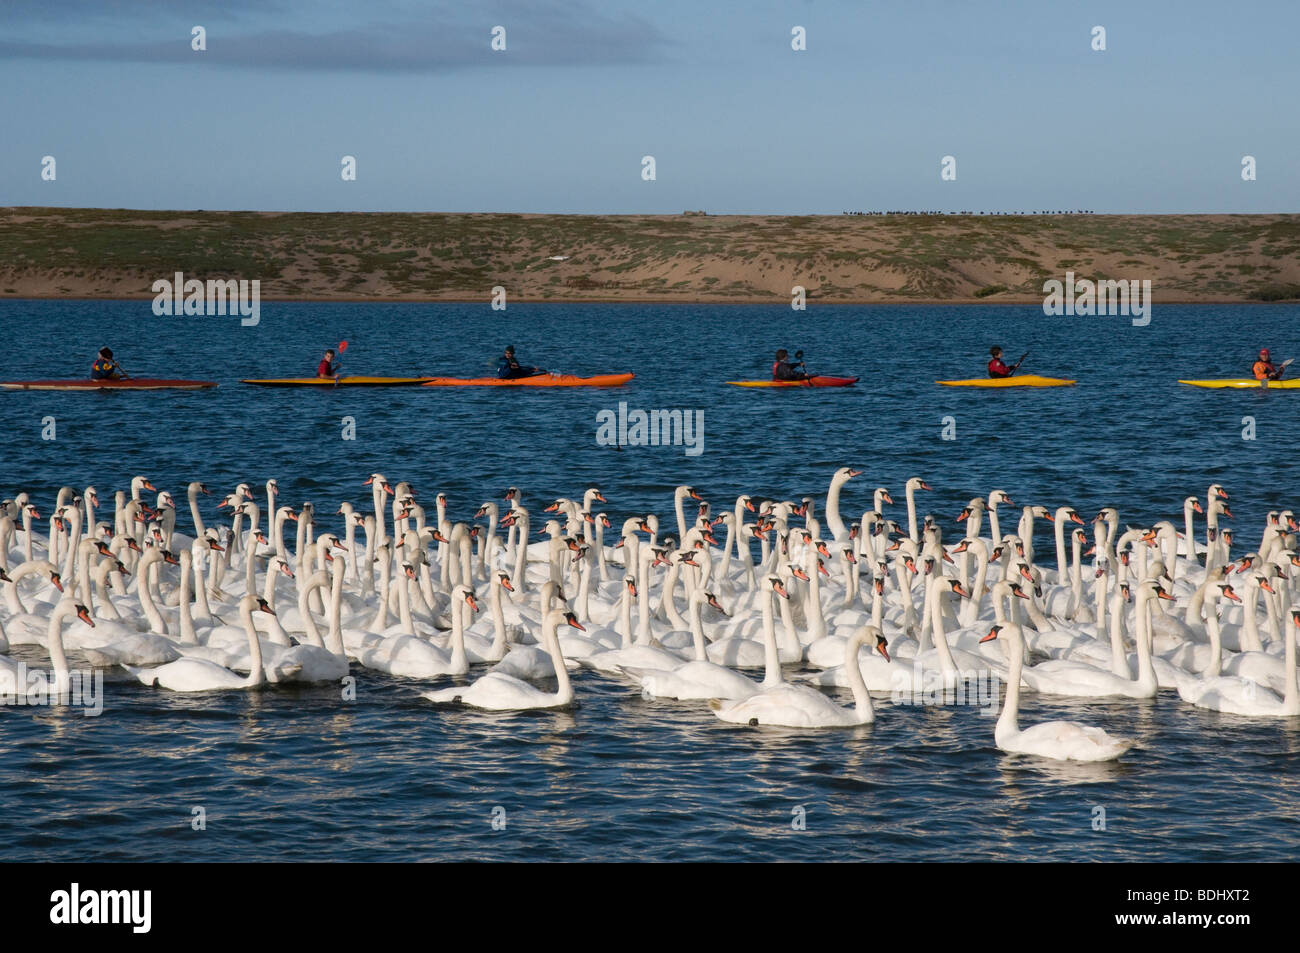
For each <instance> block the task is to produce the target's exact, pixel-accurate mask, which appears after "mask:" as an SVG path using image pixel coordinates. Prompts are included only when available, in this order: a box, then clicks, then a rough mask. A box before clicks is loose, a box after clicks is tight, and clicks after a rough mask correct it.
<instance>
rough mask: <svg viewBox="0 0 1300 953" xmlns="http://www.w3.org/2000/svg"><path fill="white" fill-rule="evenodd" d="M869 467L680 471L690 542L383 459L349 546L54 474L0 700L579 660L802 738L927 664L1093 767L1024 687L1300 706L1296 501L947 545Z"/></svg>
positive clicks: (6, 639)
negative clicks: (1250, 523)
mask: <svg viewBox="0 0 1300 953" xmlns="http://www.w3.org/2000/svg"><path fill="white" fill-rule="evenodd" d="M860 475H861V471H859V470H856V469H853V468H850V467H841V468H840V469H838V470H837V471H835V473H834V475H833V477H832V479H831V481H830V487H829V491H828V493H827V495H826V498H825V504H824V506H823V507H821V508H820V513H819V505H818V504H819V501H816V500H814V499H811V498H808V497H805V498H803V499H802V500H799V501H797V502H796V501H791V500H759V499H757V498H752V497H750V496H748V495H742V496H740V497H739V498H738V499H737V500H736V501H735V504H734V508H733V509H729V510H725V511H721V512H719V511H715V510H714V508H712V507H711V506H710V505H709V504H708V503H707V502H705V501H703V500H702V499H701V498H700V497H699V495H698V494H697V493H696V491H695V490H694V489H693V488H692V487H689V486H679V487H677V488H676V491H675V493H674V508H675V516H676V524H677V525H676V527H675V529H676V532H675V533H661V529H660V524H659V519H658V517H657V516H656V515H654V514H647V515H637V516H633V517H630V518H628V519H626V520H624V521H623V522H622V524H621V526H619V528H618V529H617V530H615V528H614V524H613V523H612V522H611V520H610V518H609V516H608V515H607V514H606V513H605V512H603V511H602V509H601V506H602V504H605V503H606V500H605V498H604V496H603V495H602V494H601V492H600V491H599V490H598V489H596V488H591V489H588V490H587V491H586V492H585V493H584V494H583V495H582V497H581V498H573V499H568V498H562V499H558V500H554V501H549V500H547V501H541V502H536V501H535V502H533V506H532V507H529V506H527V505H525V496H524V494H523V493H522V492H521V491H520V490H519V489H518V488H514V487H512V488H510V489H509V490H508V491H506V493H505V494H504V497H503V498H502V499H501V500H500V501H499V502H498V501H493V502H487V503H484V504H483V505H482V506H481V507H480V508H479V509H478V511H477V512H476V513H475V514H474V519H473V520H472V521H470V522H457V521H453V520H452V519H451V518H450V517H449V516H448V501H447V499H446V497H445V495H443V494H438V495H437V496H435V497H434V498H433V500H432V502H433V504H434V507H433V509H432V510H431V511H430V510H426V509H425V506H424V505H423V504H424V502H426V501H425V500H424V499H423V498H421V497H420V496H419V495H417V493H416V492H415V490H414V489H413V488H412V486H411V484H409V483H396V484H394V483H390V481H389V480H388V479H387V478H386V477H385V476H384V475H383V474H381V473H375V474H372V475H371V476H370V478H369V479H367V480H366V481H365V484H366V485H367V486H368V487H369V489H370V493H371V500H370V501H369V504H368V505H364V506H354V505H353V504H351V503H344V504H342V506H340V507H339V508H338V510H337V513H336V514H334V515H335V516H336V517H341V526H340V527H339V529H338V532H331V531H318V528H319V524H322V523H326V522H328V521H327V520H322V518H321V516H322V515H323V514H321V515H318V514H317V513H316V512H315V510H314V508H313V506H312V505H311V504H310V503H304V504H302V505H301V506H300V507H299V508H298V509H296V510H295V509H294V508H292V507H290V506H287V505H281V504H280V503H279V501H278V495H279V488H278V486H277V484H276V481H275V480H270V481H268V482H267V484H266V486H265V488H264V493H265V496H264V497H263V495H262V494H263V490H262V488H257V490H256V491H255V490H254V488H253V487H252V486H250V485H249V484H241V485H240V486H238V487H236V488H235V490H234V491H233V492H232V493H230V494H229V495H227V496H226V497H225V498H224V499H222V500H221V501H220V509H221V510H228V513H229V522H228V523H222V524H221V525H220V526H210V525H208V524H207V523H205V521H204V519H203V516H202V514H201V512H200V507H199V501H200V499H201V498H202V497H203V496H204V495H205V494H209V491H208V489H207V488H206V487H205V486H204V485H203V484H202V483H198V482H195V483H191V484H189V487H188V503H189V510H190V516H191V519H192V521H193V527H194V531H195V535H194V536H192V537H191V536H185V535H182V534H181V533H179V532H177V505H176V501H175V499H174V498H173V497H172V495H171V494H170V493H168V492H166V491H163V492H159V491H158V490H157V489H156V488H155V487H154V486H153V485H152V484H151V483H150V481H149V480H148V479H146V478H145V477H136V478H135V479H134V480H132V482H131V487H130V490H129V491H126V490H122V491H118V492H117V493H116V499H115V505H114V510H113V513H112V518H111V520H110V519H109V518H107V517H108V514H107V512H105V513H104V514H103V517H104V518H101V516H100V514H99V512H98V511H99V509H100V507H101V500H100V496H99V493H98V492H97V490H96V489H95V488H94V487H86V488H85V489H84V490H82V491H80V492H78V491H77V490H75V489H73V488H71V487H64V488H63V489H62V490H60V492H59V493H58V497H57V500H56V501H55V503H54V507H53V509H52V510H51V511H50V512H49V514H48V521H49V522H48V531H47V532H44V533H42V532H41V530H45V529H47V527H46V526H45V525H43V524H42V523H41V522H40V521H41V520H42V516H41V514H40V512H39V509H38V507H37V506H36V505H35V504H34V503H33V502H32V500H31V499H30V497H29V496H28V494H25V493H23V494H18V495H17V496H15V497H14V498H12V499H7V500H4V501H3V502H0V588H2V589H3V604H2V605H0V696H4V697H7V698H10V699H12V698H13V697H15V696H17V695H22V694H23V693H24V692H28V691H34V689H32V688H31V687H30V683H29V682H28V681H27V680H26V679H25V678H24V675H23V672H24V670H25V666H24V665H23V664H20V663H18V662H16V661H15V660H14V658H13V655H12V654H11V647H13V646H24V645H26V646H39V647H41V648H43V649H44V650H45V651H46V652H47V653H48V656H49V660H50V666H51V669H52V677H51V684H52V685H53V686H54V687H55V688H56V689H58V690H64V689H66V686H67V684H68V680H69V673H70V668H69V656H68V653H69V651H71V652H73V653H74V654H78V655H79V656H80V657H81V658H83V659H84V660H85V663H86V664H87V665H88V666H93V667H110V666H120V667H121V668H123V669H125V670H126V671H127V672H129V673H130V674H131V675H132V676H134V677H135V678H138V679H139V680H140V681H141V682H142V683H144V684H145V685H150V686H157V688H159V689H162V690H167V691H173V692H208V691H222V690H239V689H248V688H254V687H259V686H268V685H274V684H279V683H285V682H322V683H323V682H339V681H340V680H342V679H344V678H346V677H348V676H349V673H350V672H354V671H356V672H357V673H358V674H359V670H364V669H372V670H376V671H381V672H385V673H387V674H389V675H391V676H396V677H398V678H404V679H412V680H418V681H417V682H416V685H415V688H416V689H417V690H420V693H421V695H422V696H423V697H424V698H427V699H429V701H430V702H433V703H438V704H441V705H449V706H465V707H470V708H480V709H490V710H497V711H509V710H524V709H534V708H558V707H566V706H570V705H572V704H574V702H575V693H574V685H573V682H572V681H571V679H570V672H571V671H572V670H574V669H576V668H578V667H581V668H584V669H589V670H594V671H595V672H598V673H602V674H603V675H605V676H607V677H609V678H613V679H620V680H626V681H628V682H631V683H635V684H637V685H639V687H640V689H641V692H642V694H643V695H644V696H645V697H646V698H659V699H680V700H697V701H698V702H699V703H700V708H701V712H702V713H703V712H711V713H712V715H713V716H715V717H717V718H719V719H722V720H724V721H728V722H735V723H738V724H746V725H772V726H785V727H791V728H809V729H811V728H827V727H833V726H851V725H862V724H867V723H870V722H873V721H874V720H875V718H876V707H875V705H874V704H873V701H872V693H873V692H874V693H877V695H879V694H880V693H890V694H891V695H892V696H893V697H894V698H895V699H897V696H898V693H899V692H900V690H903V691H910V690H912V687H913V686H917V685H920V684H922V683H923V682H927V683H928V682H933V681H934V680H936V679H937V680H938V682H939V684H940V685H941V687H942V689H943V692H944V693H945V694H943V695H942V698H943V700H950V699H951V698H955V697H958V696H957V695H956V694H954V691H953V690H955V688H956V687H957V686H958V685H964V684H966V683H967V682H969V681H971V680H973V679H981V678H983V679H989V678H991V677H994V676H995V677H996V678H997V679H998V680H999V681H1000V682H1001V683H1003V684H1004V685H1005V686H1006V688H1005V691H1004V693H1003V699H1002V703H1001V704H1002V707H1001V712H1000V715H999V717H998V719H997V722H996V727H995V728H994V739H995V741H996V744H997V746H998V747H999V748H1001V749H1003V750H1005V751H1009V752H1017V753H1023V754H1029V755H1037V756H1041V757H1047V758H1055V759H1070V760H1079V761H1105V760H1110V759H1113V758H1117V757H1119V756H1121V755H1122V754H1123V753H1124V752H1125V751H1126V750H1128V749H1129V748H1130V747H1131V746H1132V742H1131V741H1129V740H1126V739H1124V738H1119V737H1115V736H1113V735H1110V734H1108V733H1107V732H1105V731H1104V730H1102V729H1100V728H1097V727H1092V726H1087V725H1082V724H1077V723H1074V722H1070V721H1051V722H1045V723H1040V724H1036V725H1033V726H1031V727H1028V728H1023V729H1022V728H1021V726H1020V716H1019V703H1020V698H1021V693H1022V692H1025V691H1028V692H1035V693H1039V694H1040V695H1056V696H1078V697H1095V698H1104V697H1109V698H1137V699H1143V698H1147V699H1149V698H1154V697H1155V696H1156V695H1157V694H1158V693H1159V692H1160V691H1161V690H1172V691H1177V693H1178V695H1179V696H1180V697H1181V698H1182V699H1183V701H1185V702H1187V703H1190V704H1192V705H1196V706H1199V707H1202V708H1208V709H1214V710H1217V711H1222V712H1230V713H1233V714H1237V715H1244V716H1255V717H1270V718H1271V717H1293V716H1297V715H1300V689H1298V687H1297V679H1296V630H1297V628H1300V609H1298V608H1293V607H1292V605H1291V585H1292V574H1293V573H1294V572H1295V571H1296V567H1297V566H1300V555H1298V554H1297V549H1296V546H1297V534H1296V530H1297V524H1296V521H1295V519H1294V516H1293V514H1292V513H1291V512H1290V511H1282V512H1272V513H1269V515H1268V518H1267V521H1266V523H1265V525H1264V526H1263V527H1262V535H1261V538H1260V541H1259V545H1258V547H1257V548H1256V550H1255V551H1253V552H1249V553H1246V554H1245V555H1242V556H1240V557H1235V558H1234V557H1233V556H1232V555H1231V553H1230V547H1231V544H1232V532H1231V530H1229V529H1227V528H1226V527H1221V526H1220V525H1219V524H1220V518H1221V517H1230V516H1231V513H1230V511H1229V509H1228V504H1227V493H1226V492H1225V491H1224V489H1223V488H1222V487H1221V486H1219V485H1217V484H1216V485H1213V486H1211V487H1210V488H1209V490H1208V492H1207V494H1206V499H1205V504H1204V506H1202V504H1201V502H1200V500H1199V499H1198V498H1197V497H1195V496H1189V497H1187V498H1186V500H1185V501H1184V504H1183V514H1182V518H1183V526H1182V531H1181V532H1180V531H1179V528H1178V527H1177V526H1176V525H1175V524H1174V523H1173V522H1170V521H1161V522H1157V523H1155V524H1153V525H1151V526H1142V527H1134V526H1122V525H1121V520H1120V514H1119V513H1118V512H1117V511H1116V510H1115V509H1114V508H1111V507H1107V508H1105V509H1103V510H1102V511H1101V512H1100V513H1099V514H1097V515H1096V517H1095V518H1094V519H1091V520H1089V521H1085V520H1084V519H1083V518H1082V517H1081V516H1080V515H1079V514H1078V513H1077V512H1076V511H1075V510H1074V509H1072V508H1071V507H1069V506H1061V507H1059V508H1057V509H1055V510H1054V511H1053V510H1050V509H1048V508H1046V507H1042V506H1024V507H1022V508H1021V509H1020V510H1019V514H1018V523H1017V525H1016V526H1015V531H1014V532H1004V531H1003V526H1002V523H1001V522H1000V520H999V517H1000V516H1001V517H1003V518H1004V519H1005V518H1006V517H1007V516H1008V515H1013V516H1014V515H1015V511H1014V510H1011V508H1012V507H1013V506H1014V504H1013V503H1012V501H1011V499H1010V498H1009V496H1008V495H1007V494H1006V493H1005V492H1003V491H1001V490H994V491H993V492H991V493H990V494H988V496H987V497H978V498H975V499H972V500H971V501H970V503H969V505H967V506H966V508H965V510H964V511H963V512H962V513H961V514H960V516H958V517H957V525H958V527H959V528H960V530H961V533H960V538H959V539H957V540H956V541H953V540H952V539H951V538H950V539H949V540H948V541H946V542H945V540H944V538H943V532H944V529H945V528H951V527H952V526H953V524H952V523H951V522H949V520H946V519H940V518H937V517H934V516H924V517H922V518H920V519H918V515H917V505H916V494H917V493H918V492H920V491H925V490H929V489H930V487H929V486H928V485H927V484H926V483H925V482H924V481H923V480H921V479H919V478H912V479H910V480H908V481H907V485H906V505H907V517H906V519H907V523H906V525H905V526H904V525H900V524H899V523H897V522H895V521H894V520H892V519H890V518H889V516H888V515H886V507H888V506H892V505H894V501H893V499H892V497H891V496H890V494H889V492H888V491H887V490H886V489H884V488H883V487H882V488H877V489H876V490H875V491H874V494H873V504H874V505H873V507H872V508H871V509H869V510H867V511H866V512H864V513H862V514H861V517H860V518H859V519H858V520H857V521H856V522H852V523H850V524H848V525H846V524H845V522H844V519H843V517H841V515H840V496H841V492H842V490H843V489H844V487H845V485H846V484H847V483H848V482H849V481H850V480H852V479H854V478H855V477H858V476H860ZM146 492H148V493H150V494H156V496H152V498H149V497H146V496H145V495H144V494H145V493H146ZM263 499H264V501H265V506H263V505H262V500H263ZM1198 514H1199V515H1202V516H1203V520H1204V527H1203V528H1204V533H1203V539H1204V542H1203V543H1202V542H1199V541H1198V540H1197V535H1196V519H1197V516H1198ZM1038 520H1046V521H1049V522H1050V523H1051V525H1052V527H1053V529H1054V531H1055V543H1056V546H1055V549H1056V552H1055V565H1054V566H1050V567H1049V566H1044V565H1040V562H1039V555H1040V554H1038V553H1036V552H1035V549H1034V526H1035V522H1036V521H1038ZM338 522H340V521H335V525H338ZM986 523H987V529H986ZM1089 523H1091V536H1090V535H1089V531H1088V527H1089ZM289 528H292V529H293V533H292V538H291V541H290V542H286V538H285V537H286V532H287V530H288V529H289ZM949 535H950V537H951V536H953V535H955V534H953V533H951V532H950V533H949ZM719 537H722V538H721V539H719ZM485 610H486V611H485ZM354 665H355V666H359V670H358V669H354V668H353V666H354ZM760 673H761V678H760V677H759V675H760ZM431 680H437V681H435V682H434V685H433V686H431V685H430V684H429V682H430V681H431ZM421 683H423V684H421ZM434 686H437V687H434ZM829 687H841V688H848V689H849V690H850V691H851V693H852V698H853V703H852V704H851V705H849V706H847V707H846V706H844V705H842V704H840V703H839V702H837V701H836V699H835V698H834V697H833V695H832V694H830V693H828V692H827V691H826V690H825V689H827V688H829ZM994 703H996V696H995V698H994ZM894 711H897V712H898V717H905V715H904V714H903V711H902V710H901V709H894Z"/></svg>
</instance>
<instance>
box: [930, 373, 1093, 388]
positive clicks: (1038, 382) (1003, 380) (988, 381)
mask: <svg viewBox="0 0 1300 953" xmlns="http://www.w3.org/2000/svg"><path fill="white" fill-rule="evenodd" d="M935 383H936V384H942V385H944V386H945V387H1071V386H1073V385H1074V383H1075V382H1074V381H1072V380H1066V379H1065V378H1064V377H1040V376H1039V375H1037V374H1023V375H1021V376H1020V377H972V378H970V379H969V380H963V381H935Z"/></svg>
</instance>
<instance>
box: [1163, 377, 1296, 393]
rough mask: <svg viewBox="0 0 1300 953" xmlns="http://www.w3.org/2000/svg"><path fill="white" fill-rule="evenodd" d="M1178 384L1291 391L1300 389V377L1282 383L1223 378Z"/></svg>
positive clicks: (1250, 378)
mask: <svg viewBox="0 0 1300 953" xmlns="http://www.w3.org/2000/svg"><path fill="white" fill-rule="evenodd" d="M1178 383H1180V384H1190V385H1192V386H1193V387H1213V388H1221V387H1235V388H1253V389H1255V390H1259V389H1260V388H1267V389H1268V390H1279V389H1280V390H1290V389H1292V388H1296V387H1300V377H1296V378H1292V379H1291V380H1281V381H1257V380H1255V378H1253V377H1223V378H1219V379H1217V380H1203V381H1179V382H1178Z"/></svg>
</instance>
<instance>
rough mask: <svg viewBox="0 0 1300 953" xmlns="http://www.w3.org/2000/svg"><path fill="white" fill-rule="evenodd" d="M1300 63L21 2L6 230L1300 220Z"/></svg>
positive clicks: (786, 14)
mask: <svg viewBox="0 0 1300 953" xmlns="http://www.w3.org/2000/svg"><path fill="white" fill-rule="evenodd" d="M196 25H198V26H202V27H203V28H204V30H205V32H206V46H207V48H206V50H203V51H195V50H193V49H192V48H191V31H192V29H193V27H194V26H196ZM495 26H503V27H504V28H505V40H506V49H505V50H504V51H494V50H492V49H491V42H492V29H493V27H495ZM796 26H801V27H803V28H804V29H805V31H806V46H807V48H806V49H805V50H801V51H795V50H793V49H792V48H791V39H792V32H791V31H792V29H793V28H794V27H796ZM1096 26H1102V27H1104V28H1105V40H1106V49H1105V50H1104V51H1098V50H1094V49H1093V48H1092V46H1093V42H1094V41H1093V29H1094V27H1096ZM1298 35H1300V3H1296V2H1294V0H1234V2H1233V3H1223V2H1221V0H1143V2H1140V3H1134V2H1132V0H1117V2H1112V0H1092V2H1076V0H1024V2H1022V0H1001V2H999V0H989V2H978V0H908V2H892V0H842V2H841V0H786V2H773V0H746V2H723V0H713V2H710V0H642V2H628V0H563V2H558V0H482V2H479V0H461V2H454V3H453V2H444V0H423V2H414V0H367V2H364V3H356V2H341V0H311V2H304V0H217V2H213V0H0V91H2V92H0V206H9V205H49V206H64V207H78V206H90V207H105V208H148V209H171V208H175V209H198V208H203V209H266V210H310V211H336V210H354V211H451V212H480V211H483V212H573V213H670V214H671V213H679V212H681V211H683V210H687V209H690V210H696V209H700V210H704V211H708V212H710V213H714V214H724V213H735V214H757V213H777V214H838V213H840V212H842V211H845V210H885V209H925V210H943V211H960V210H971V211H1011V212H1015V211H1035V210H1057V209H1089V210H1093V211H1096V212H1116V213H1172V212H1297V211H1300V110H1298V109H1297V107H1296V104H1295V99H1296V94H1297V90H1300V57H1298V56H1297V55H1296V45H1295V44H1296V40H1295V38H1296V36H1298ZM47 155H49V156H53V157H54V158H55V162H56V167H55V168H56V175H57V177H56V179H55V180H54V181H46V180H43V179H42V177H41V169H42V165H41V163H42V159H43V157H44V156H47ZM345 155H351V156H354V157H355V158H356V163H357V166H356V169H357V176H356V179H355V181H344V180H343V178H342V176H341V174H340V173H341V168H342V167H341V160H342V157H343V156H345ZM647 155H649V156H653V157H654V159H655V179H654V180H653V181H646V180H645V179H643V177H642V158H643V157H644V156H647ZM1247 155H1249V156H1253V157H1254V158H1255V161H1256V169H1257V178H1256V180H1255V181H1243V179H1242V174H1241V170H1242V158H1243V156H1247ZM944 156H952V157H954V158H955V160H956V179H955V180H951V181H945V180H943V179H942V178H941V176H940V171H941V161H942V159H943V157H944Z"/></svg>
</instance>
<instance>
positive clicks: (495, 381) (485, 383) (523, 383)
mask: <svg viewBox="0 0 1300 953" xmlns="http://www.w3.org/2000/svg"><path fill="white" fill-rule="evenodd" d="M634 376H635V375H633V374H597V375H596V376H595V377H575V376H574V375H572V374H539V375H538V376H536V377H514V378H501V377H434V378H431V379H429V380H427V381H425V382H424V386H425V387H622V386H623V385H624V384H626V383H627V382H628V381H630V380H631V379H632V378H633V377H634Z"/></svg>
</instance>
